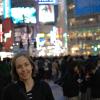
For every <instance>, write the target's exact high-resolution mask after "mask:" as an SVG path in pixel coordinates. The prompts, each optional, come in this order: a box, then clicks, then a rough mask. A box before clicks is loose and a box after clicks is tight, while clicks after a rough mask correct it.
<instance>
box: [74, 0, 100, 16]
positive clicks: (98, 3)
mask: <svg viewBox="0 0 100 100" xmlns="http://www.w3.org/2000/svg"><path fill="white" fill-rule="evenodd" d="M74 3H75V15H76V16H86V15H91V14H98V13H99V14H100V0H74Z"/></svg>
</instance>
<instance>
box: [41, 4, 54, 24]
mask: <svg viewBox="0 0 100 100" xmlns="http://www.w3.org/2000/svg"><path fill="white" fill-rule="evenodd" d="M54 21H55V13H54V5H39V22H42V23H48V22H54Z"/></svg>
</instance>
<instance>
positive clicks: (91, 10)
mask: <svg viewBox="0 0 100 100" xmlns="http://www.w3.org/2000/svg"><path fill="white" fill-rule="evenodd" d="M66 1H67V4H66V5H67V6H66V7H67V15H68V16H67V18H68V19H67V21H68V25H67V26H68V34H69V38H68V39H69V41H68V47H69V53H70V54H86V55H89V54H93V55H97V54H99V53H100V0H87V2H86V1H85V0H66Z"/></svg>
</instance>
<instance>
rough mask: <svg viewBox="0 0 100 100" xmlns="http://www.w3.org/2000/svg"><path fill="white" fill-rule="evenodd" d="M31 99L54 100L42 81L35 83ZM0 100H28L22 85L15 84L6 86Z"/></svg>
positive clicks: (48, 88) (19, 83)
mask: <svg viewBox="0 0 100 100" xmlns="http://www.w3.org/2000/svg"><path fill="white" fill-rule="evenodd" d="M32 98H33V99H32V100H54V98H53V95H52V92H51V89H50V87H49V86H48V84H47V83H45V82H43V81H39V82H35V86H34V87H33V89H32ZM1 100H28V98H27V95H26V91H25V86H24V84H23V83H22V82H17V83H12V84H10V85H8V86H7V87H6V88H5V89H4V91H3V94H2V98H1Z"/></svg>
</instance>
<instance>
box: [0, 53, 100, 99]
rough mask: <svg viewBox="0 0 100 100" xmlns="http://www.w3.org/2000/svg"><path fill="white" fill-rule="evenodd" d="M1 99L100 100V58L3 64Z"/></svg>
mask: <svg viewBox="0 0 100 100" xmlns="http://www.w3.org/2000/svg"><path fill="white" fill-rule="evenodd" d="M0 98H1V99H0V100H100V56H99V55H96V56H92V55H88V56H84V55H82V56H71V55H66V56H60V57H31V56H29V54H27V53H26V52H23V53H22V52H21V53H18V54H16V55H15V56H14V57H13V58H5V59H4V60H3V61H0Z"/></svg>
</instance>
